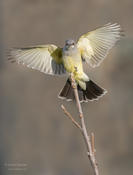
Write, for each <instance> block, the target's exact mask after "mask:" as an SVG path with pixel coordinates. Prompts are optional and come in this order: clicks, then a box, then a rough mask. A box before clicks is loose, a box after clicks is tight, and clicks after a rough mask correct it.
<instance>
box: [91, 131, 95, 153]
mask: <svg viewBox="0 0 133 175" xmlns="http://www.w3.org/2000/svg"><path fill="white" fill-rule="evenodd" d="M91 147H92V152H93V154H95V152H96V150H95V136H94V133H93V132H92V133H91Z"/></svg>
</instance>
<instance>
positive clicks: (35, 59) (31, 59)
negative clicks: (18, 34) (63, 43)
mask: <svg viewBox="0 0 133 175" xmlns="http://www.w3.org/2000/svg"><path fill="white" fill-rule="evenodd" d="M9 60H11V62H15V61H16V62H17V63H20V64H24V65H26V66H27V67H29V68H32V69H35V70H39V71H40V72H43V73H46V74H51V75H62V74H66V70H65V68H64V65H63V61H62V49H61V48H59V47H57V46H55V45H52V44H51V45H42V46H35V47H29V48H20V49H19V48H14V49H11V51H10V52H9Z"/></svg>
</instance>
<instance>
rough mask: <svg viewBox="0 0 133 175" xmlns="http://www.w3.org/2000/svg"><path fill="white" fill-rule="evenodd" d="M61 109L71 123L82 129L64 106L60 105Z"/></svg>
mask: <svg viewBox="0 0 133 175" xmlns="http://www.w3.org/2000/svg"><path fill="white" fill-rule="evenodd" d="M61 108H62V110H63V111H64V113H65V114H66V116H68V118H69V119H71V121H72V123H73V124H74V125H75V126H76V127H77V128H79V129H80V130H82V128H81V126H80V125H79V124H78V122H76V120H75V119H74V118H73V117H72V115H71V114H70V113H69V112H68V111H67V110H66V108H65V107H64V106H63V105H61Z"/></svg>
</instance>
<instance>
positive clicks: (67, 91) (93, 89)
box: [58, 79, 106, 102]
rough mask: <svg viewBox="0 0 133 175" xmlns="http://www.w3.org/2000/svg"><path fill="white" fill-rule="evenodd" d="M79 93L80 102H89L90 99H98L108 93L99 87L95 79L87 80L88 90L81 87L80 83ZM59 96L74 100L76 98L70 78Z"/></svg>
mask: <svg viewBox="0 0 133 175" xmlns="http://www.w3.org/2000/svg"><path fill="white" fill-rule="evenodd" d="M77 88H78V94H79V100H80V102H88V101H89V100H90V101H91V100H97V99H98V98H99V97H101V96H103V95H104V94H105V93H106V90H105V89H103V88H101V87H99V86H98V85H97V84H95V83H94V82H93V81H91V80H89V81H88V82H86V90H83V89H81V87H80V86H79V85H78V86H77ZM58 97H59V98H61V99H66V100H67V101H72V100H74V99H75V97H74V90H73V88H72V86H71V82H70V80H69V79H68V80H67V82H66V84H65V86H64V88H63V89H62V90H61V92H60V93H59V96H58Z"/></svg>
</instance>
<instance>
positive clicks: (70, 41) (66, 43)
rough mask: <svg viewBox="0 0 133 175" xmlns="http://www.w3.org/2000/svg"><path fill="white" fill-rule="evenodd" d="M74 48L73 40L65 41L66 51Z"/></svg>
mask: <svg viewBox="0 0 133 175" xmlns="http://www.w3.org/2000/svg"><path fill="white" fill-rule="evenodd" d="M75 47H76V43H75V41H74V40H72V39H68V40H66V41H65V49H66V50H71V49H74V48H75Z"/></svg>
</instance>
